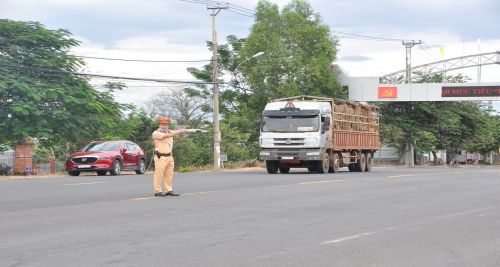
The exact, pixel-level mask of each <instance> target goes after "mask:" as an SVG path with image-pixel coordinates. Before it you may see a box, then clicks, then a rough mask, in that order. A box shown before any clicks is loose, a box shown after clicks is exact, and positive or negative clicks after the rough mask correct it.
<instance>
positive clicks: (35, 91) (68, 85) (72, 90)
mask: <svg viewBox="0 0 500 267" xmlns="http://www.w3.org/2000/svg"><path fill="white" fill-rule="evenodd" d="M78 44H79V42H78V41H77V40H75V39H73V38H72V37H71V33H70V32H69V31H67V30H63V29H59V30H49V29H46V28H45V27H44V26H43V25H41V24H40V23H37V22H19V21H12V20H6V19H1V20H0V127H1V128H2V129H6V130H3V131H1V132H0V140H1V142H2V143H9V144H13V143H17V142H20V141H22V140H23V139H25V138H28V137H33V138H44V139H43V140H45V141H44V142H45V143H46V144H47V145H54V144H66V143H67V144H70V145H71V146H72V147H73V148H76V147H79V146H81V145H82V144H83V143H85V142H88V141H89V140H93V139H97V138H99V137H101V136H103V135H105V133H106V132H107V131H108V130H109V129H113V128H114V127H115V126H116V125H117V121H118V120H117V119H119V118H120V117H121V115H122V113H123V111H124V110H125V109H126V108H127V106H125V105H121V104H119V103H117V102H116V101H115V100H114V97H113V91H114V90H118V89H119V88H115V87H112V88H108V89H107V90H105V91H97V90H95V89H94V88H92V87H91V86H90V84H89V80H88V79H87V78H85V77H82V76H80V75H77V74H76V73H75V72H76V71H78V70H79V69H80V68H81V67H82V66H84V65H85V62H84V61H83V60H81V59H80V58H77V57H75V56H73V55H71V54H70V53H69V51H70V49H71V48H73V47H75V46H77V45H78Z"/></svg>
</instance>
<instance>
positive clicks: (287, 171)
mask: <svg viewBox="0 0 500 267" xmlns="http://www.w3.org/2000/svg"><path fill="white" fill-rule="evenodd" d="M279 169H280V172H281V173H289V172H290V167H280V168H279Z"/></svg>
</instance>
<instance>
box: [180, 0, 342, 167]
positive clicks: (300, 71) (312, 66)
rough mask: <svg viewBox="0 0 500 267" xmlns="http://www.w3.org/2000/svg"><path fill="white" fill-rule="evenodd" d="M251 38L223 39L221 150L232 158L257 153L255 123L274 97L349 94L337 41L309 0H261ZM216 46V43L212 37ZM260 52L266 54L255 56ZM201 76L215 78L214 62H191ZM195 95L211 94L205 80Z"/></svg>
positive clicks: (220, 48) (220, 55)
mask: <svg viewBox="0 0 500 267" xmlns="http://www.w3.org/2000/svg"><path fill="white" fill-rule="evenodd" d="M256 13H257V15H256V20H255V23H254V25H253V26H252V29H251V33H250V35H249V36H248V37H247V38H237V37H236V36H234V35H230V36H228V37H227V38H226V41H227V43H226V44H222V45H218V47H217V48H218V49H217V50H218V58H219V65H218V67H219V73H220V76H219V77H218V79H219V81H220V84H223V77H227V76H230V77H231V79H230V80H229V81H228V82H226V83H225V84H224V86H221V88H220V103H221V106H220V113H221V117H222V119H221V132H222V144H221V149H222V153H226V154H227V155H228V157H229V158H230V159H231V160H239V159H252V158H256V157H257V153H258V144H257V138H258V132H257V131H256V126H255V123H256V121H257V119H258V118H259V116H260V114H261V112H262V110H263V109H264V105H265V104H266V103H267V102H268V101H269V100H271V99H273V98H276V97H283V96H295V95H301V94H309V95H318V96H330V97H339V98H345V97H346V92H345V90H344V89H343V88H342V87H341V86H340V85H339V84H338V83H337V81H336V78H335V75H334V72H333V71H332V69H331V63H332V62H333V61H334V60H335V55H336V45H337V43H336V41H335V40H333V39H332V38H331V37H330V30H329V28H328V26H326V25H324V24H322V21H321V17H320V15H319V14H318V13H316V12H314V11H313V10H312V8H311V6H310V4H309V3H307V2H306V1H303V0H293V1H291V2H290V3H289V4H288V5H286V6H285V7H284V8H283V10H282V11H281V12H280V10H279V8H278V6H277V5H275V4H272V3H270V2H268V1H260V2H259V3H258V6H257V9H256ZM207 46H208V49H209V50H212V49H213V47H212V43H210V42H208V43H207ZM259 52H264V53H265V55H264V56H261V57H256V58H253V56H254V55H255V54H257V53H259ZM188 71H189V72H190V73H191V74H192V75H193V76H194V77H195V78H197V79H199V80H202V81H206V82H212V76H211V73H212V64H208V65H205V66H204V67H202V68H199V69H196V68H189V69H188ZM188 92H189V93H190V95H191V96H197V97H205V98H211V97H212V92H211V91H210V90H209V88H208V87H207V86H206V85H198V86H196V87H193V88H190V89H188Z"/></svg>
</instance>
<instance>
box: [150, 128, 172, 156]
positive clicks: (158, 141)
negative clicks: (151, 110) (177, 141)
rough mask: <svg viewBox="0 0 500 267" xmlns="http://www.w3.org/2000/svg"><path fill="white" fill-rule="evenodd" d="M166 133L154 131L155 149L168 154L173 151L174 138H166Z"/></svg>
mask: <svg viewBox="0 0 500 267" xmlns="http://www.w3.org/2000/svg"><path fill="white" fill-rule="evenodd" d="M165 135H166V134H165V133H162V132H160V131H158V130H156V131H154V132H153V140H154V146H155V150H156V151H158V152H160V153H166V154H168V153H172V146H173V144H174V138H173V137H169V138H164V136H165Z"/></svg>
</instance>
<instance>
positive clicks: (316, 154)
mask: <svg viewBox="0 0 500 267" xmlns="http://www.w3.org/2000/svg"><path fill="white" fill-rule="evenodd" d="M319 154H320V153H319V151H314V152H307V153H306V155H308V156H319Z"/></svg>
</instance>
